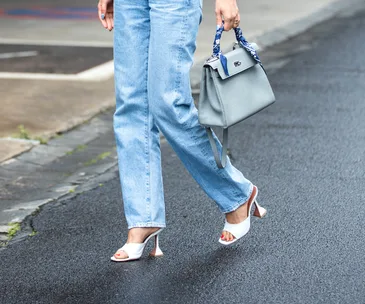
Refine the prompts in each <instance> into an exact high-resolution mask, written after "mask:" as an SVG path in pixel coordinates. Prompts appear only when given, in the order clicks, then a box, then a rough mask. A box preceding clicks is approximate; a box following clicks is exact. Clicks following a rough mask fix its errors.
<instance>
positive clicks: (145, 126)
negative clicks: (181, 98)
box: [114, 0, 165, 229]
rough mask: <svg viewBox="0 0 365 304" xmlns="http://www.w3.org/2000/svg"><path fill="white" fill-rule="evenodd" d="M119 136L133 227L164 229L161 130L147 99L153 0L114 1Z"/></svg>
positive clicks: (125, 194) (122, 178) (122, 175)
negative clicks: (151, 1)
mask: <svg viewBox="0 0 365 304" xmlns="http://www.w3.org/2000/svg"><path fill="white" fill-rule="evenodd" d="M114 21H115V25H114V31H115V32H114V63H115V92H116V111H115V114H114V131H115V138H116V143H117V152H118V160H119V170H120V181H121V186H122V193H123V201H124V211H125V216H126V219H127V223H128V228H129V229H130V228H134V227H164V226H165V206H164V196H163V185H162V175H161V155H160V142H159V130H158V129H157V127H156V125H155V123H154V119H153V117H152V115H151V113H150V108H149V104H148V96H147V70H148V48H149V39H150V12H149V5H148V0H138V1H130V0H114Z"/></svg>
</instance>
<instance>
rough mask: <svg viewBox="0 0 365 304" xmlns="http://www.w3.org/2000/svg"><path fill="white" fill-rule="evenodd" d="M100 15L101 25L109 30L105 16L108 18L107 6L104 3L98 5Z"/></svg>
mask: <svg viewBox="0 0 365 304" xmlns="http://www.w3.org/2000/svg"><path fill="white" fill-rule="evenodd" d="M98 15H99V20H100V22H101V24H102V25H103V26H104V27H105V28H107V27H108V24H107V22H106V20H105V16H106V4H105V3H103V2H101V1H100V2H99V4H98Z"/></svg>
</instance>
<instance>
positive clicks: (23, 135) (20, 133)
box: [13, 125, 31, 139]
mask: <svg viewBox="0 0 365 304" xmlns="http://www.w3.org/2000/svg"><path fill="white" fill-rule="evenodd" d="M13 137H15V138H20V139H31V138H30V135H29V133H28V131H27V129H26V128H25V127H24V125H19V126H18V133H16V134H14V135H13Z"/></svg>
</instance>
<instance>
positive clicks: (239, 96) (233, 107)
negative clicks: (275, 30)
mask: <svg viewBox="0 0 365 304" xmlns="http://www.w3.org/2000/svg"><path fill="white" fill-rule="evenodd" d="M234 30H235V34H236V38H237V42H238V43H236V44H235V46H234V47H233V50H232V51H230V52H228V53H226V54H224V55H223V54H222V52H221V50H220V38H221V36H222V33H223V24H222V26H221V27H219V28H217V34H216V37H215V40H214V47H213V55H212V56H211V57H210V58H209V59H208V60H207V61H206V62H205V64H204V67H203V73H202V79H201V85H200V97H199V103H198V116H199V123H200V124H201V125H202V126H204V127H205V128H206V130H207V132H208V136H209V142H210V145H211V146H212V150H213V153H214V158H215V161H216V163H217V165H218V167H219V168H224V167H225V165H226V158H227V157H226V156H227V145H228V127H230V126H232V125H234V124H236V123H238V122H240V121H242V120H244V119H246V118H248V117H250V116H251V115H253V114H255V113H257V112H259V111H261V110H262V109H264V108H266V107H267V106H269V105H271V104H272V103H273V102H274V101H275V96H274V93H273V91H272V88H271V86H270V83H269V80H268V79H267V75H266V72H265V70H264V68H263V66H262V64H261V61H260V59H259V57H258V55H257V52H256V50H255V49H254V47H253V46H252V45H251V44H249V43H248V42H247V41H246V39H245V38H244V37H243V35H242V31H241V29H239V28H235V29H234ZM214 126H216V127H222V128H223V148H222V155H221V157H219V155H218V148H217V146H216V143H215V141H214V138H213V135H212V129H211V127H214Z"/></svg>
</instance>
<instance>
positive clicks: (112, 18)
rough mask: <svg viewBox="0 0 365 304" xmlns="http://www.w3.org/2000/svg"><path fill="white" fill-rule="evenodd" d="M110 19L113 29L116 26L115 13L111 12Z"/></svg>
mask: <svg viewBox="0 0 365 304" xmlns="http://www.w3.org/2000/svg"><path fill="white" fill-rule="evenodd" d="M110 20H111V21H112V29H113V28H114V15H113V13H111V14H110Z"/></svg>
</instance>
